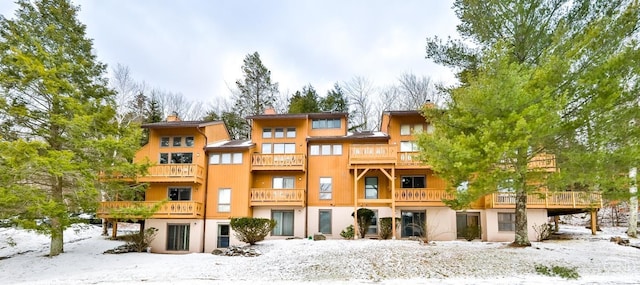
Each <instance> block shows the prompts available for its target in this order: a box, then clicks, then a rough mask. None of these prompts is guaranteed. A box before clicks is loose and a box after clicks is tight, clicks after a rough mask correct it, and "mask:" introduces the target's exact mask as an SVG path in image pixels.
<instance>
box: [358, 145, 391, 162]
mask: <svg viewBox="0 0 640 285" xmlns="http://www.w3.org/2000/svg"><path fill="white" fill-rule="evenodd" d="M397 150H398V147H396V146H390V145H387V144H354V145H352V146H351V148H350V149H349V164H350V165H354V164H395V163H396V161H397V159H398V157H397V152H398V151H397Z"/></svg>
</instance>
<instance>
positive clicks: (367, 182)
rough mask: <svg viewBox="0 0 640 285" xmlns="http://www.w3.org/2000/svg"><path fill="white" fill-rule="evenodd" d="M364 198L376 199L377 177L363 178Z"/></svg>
mask: <svg viewBox="0 0 640 285" xmlns="http://www.w3.org/2000/svg"><path fill="white" fill-rule="evenodd" d="M364 198H365V199H378V177H365V178H364Z"/></svg>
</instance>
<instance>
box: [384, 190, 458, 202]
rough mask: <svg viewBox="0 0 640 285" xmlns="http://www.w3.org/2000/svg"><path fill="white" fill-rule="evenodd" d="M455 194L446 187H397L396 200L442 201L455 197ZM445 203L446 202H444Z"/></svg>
mask: <svg viewBox="0 0 640 285" xmlns="http://www.w3.org/2000/svg"><path fill="white" fill-rule="evenodd" d="M453 198H454V195H453V194H451V193H447V191H445V190H444V189H436V188H400V189H396V197H395V200H396V202H442V200H443V199H453ZM442 205H444V203H443V204H442Z"/></svg>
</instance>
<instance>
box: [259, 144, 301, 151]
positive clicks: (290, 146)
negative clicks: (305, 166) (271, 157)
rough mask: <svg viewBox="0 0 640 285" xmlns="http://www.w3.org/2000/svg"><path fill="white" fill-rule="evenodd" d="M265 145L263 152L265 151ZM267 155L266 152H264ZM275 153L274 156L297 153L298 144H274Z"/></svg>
mask: <svg viewBox="0 0 640 285" xmlns="http://www.w3.org/2000/svg"><path fill="white" fill-rule="evenodd" d="M264 145H265V144H262V146H263V151H264ZM263 153H265V152H263ZM273 153H274V154H283V153H296V144H294V143H274V144H273Z"/></svg>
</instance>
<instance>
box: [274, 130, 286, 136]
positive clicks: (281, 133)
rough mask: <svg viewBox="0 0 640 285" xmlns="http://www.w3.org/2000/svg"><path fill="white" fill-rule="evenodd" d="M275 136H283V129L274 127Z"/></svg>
mask: <svg viewBox="0 0 640 285" xmlns="http://www.w3.org/2000/svg"><path fill="white" fill-rule="evenodd" d="M275 138H284V129H283V128H276V134H275Z"/></svg>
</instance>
